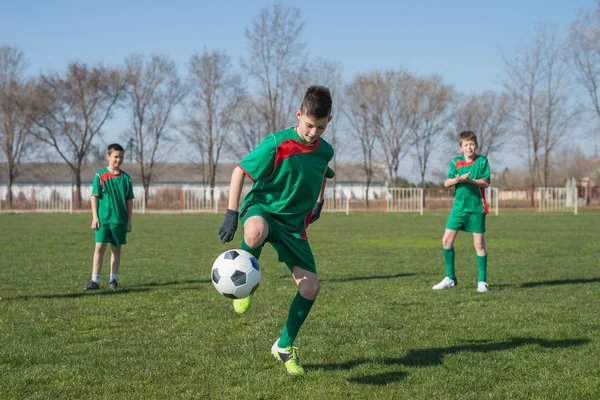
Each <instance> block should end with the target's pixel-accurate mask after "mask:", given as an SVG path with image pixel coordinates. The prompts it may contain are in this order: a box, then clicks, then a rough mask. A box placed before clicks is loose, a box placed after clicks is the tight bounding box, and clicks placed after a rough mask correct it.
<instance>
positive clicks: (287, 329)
mask: <svg viewBox="0 0 600 400" xmlns="http://www.w3.org/2000/svg"><path fill="white" fill-rule="evenodd" d="M292 275H293V276H294V280H295V281H296V285H297V286H298V292H297V293H296V296H295V297H294V300H293V301H292V304H291V305H290V309H289V312H288V318H287V321H286V323H285V326H284V327H283V331H282V332H281V336H280V337H279V347H281V348H286V347H291V346H292V344H294V340H296V336H298V331H300V327H302V324H303V323H304V321H305V320H306V317H307V316H308V313H309V312H310V309H311V308H312V306H313V303H314V302H315V300H316V298H317V296H318V294H319V291H320V290H321V284H320V282H319V279H318V278H317V274H315V273H314V272H310V271H306V270H304V269H302V268H300V267H298V266H294V267H293V268H292Z"/></svg>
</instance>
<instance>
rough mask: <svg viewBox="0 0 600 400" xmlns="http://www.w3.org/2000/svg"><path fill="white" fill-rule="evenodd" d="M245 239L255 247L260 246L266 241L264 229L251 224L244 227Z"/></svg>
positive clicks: (249, 244)
mask: <svg viewBox="0 0 600 400" xmlns="http://www.w3.org/2000/svg"><path fill="white" fill-rule="evenodd" d="M244 241H245V242H246V244H247V245H248V246H250V247H252V248H253V249H255V248H257V247H259V246H260V245H261V244H263V242H264V241H265V234H264V231H263V230H262V229H261V228H260V227H256V226H251V227H248V228H245V229H244Z"/></svg>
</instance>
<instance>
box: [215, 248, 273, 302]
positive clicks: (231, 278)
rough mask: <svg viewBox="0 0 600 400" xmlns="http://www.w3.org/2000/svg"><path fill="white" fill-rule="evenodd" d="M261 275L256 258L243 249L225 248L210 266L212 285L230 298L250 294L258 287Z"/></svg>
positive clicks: (241, 297) (240, 297)
mask: <svg viewBox="0 0 600 400" xmlns="http://www.w3.org/2000/svg"><path fill="white" fill-rule="evenodd" d="M261 277H262V274H261V272H260V264H259V263H258V260H257V259H256V258H254V256H253V255H252V254H250V253H248V252H247V251H245V250H238V249H235V250H227V251H226V252H224V253H222V254H221V255H219V257H217V259H216V260H215V262H214V264H213V266H212V273H211V280H212V283H213V285H215V288H216V289H217V291H218V292H219V293H221V294H222V295H223V296H225V297H229V298H230V299H243V298H244V297H248V296H250V295H251V294H252V293H254V291H255V290H256V289H257V288H258V284H259V283H260V279H261Z"/></svg>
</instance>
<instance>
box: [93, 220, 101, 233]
mask: <svg viewBox="0 0 600 400" xmlns="http://www.w3.org/2000/svg"><path fill="white" fill-rule="evenodd" d="M92 229H93V230H95V231H97V230H98V229H100V221H99V220H98V218H95V217H94V218H92Z"/></svg>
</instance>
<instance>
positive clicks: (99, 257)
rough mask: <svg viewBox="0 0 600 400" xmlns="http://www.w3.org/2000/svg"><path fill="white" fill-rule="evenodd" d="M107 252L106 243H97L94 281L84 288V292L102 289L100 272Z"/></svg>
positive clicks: (93, 264)
mask: <svg viewBox="0 0 600 400" xmlns="http://www.w3.org/2000/svg"><path fill="white" fill-rule="evenodd" d="M105 251H106V243H100V242H97V243H96V247H95V248H94V258H93V261H92V280H90V281H89V282H88V284H87V285H85V287H84V288H83V289H84V290H95V289H98V288H99V287H100V271H101V270H102V263H103V262H104V252H105Z"/></svg>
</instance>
